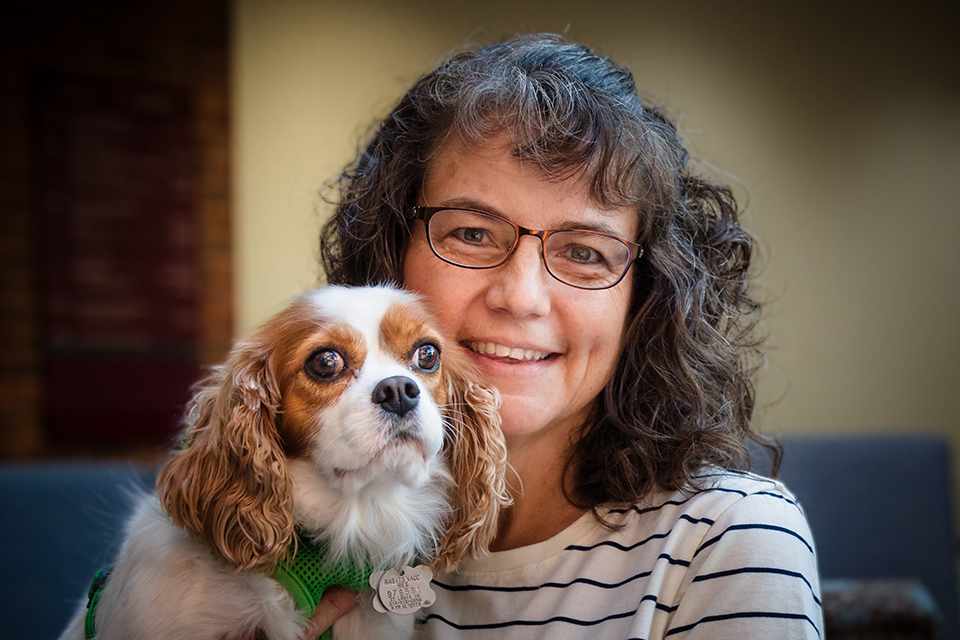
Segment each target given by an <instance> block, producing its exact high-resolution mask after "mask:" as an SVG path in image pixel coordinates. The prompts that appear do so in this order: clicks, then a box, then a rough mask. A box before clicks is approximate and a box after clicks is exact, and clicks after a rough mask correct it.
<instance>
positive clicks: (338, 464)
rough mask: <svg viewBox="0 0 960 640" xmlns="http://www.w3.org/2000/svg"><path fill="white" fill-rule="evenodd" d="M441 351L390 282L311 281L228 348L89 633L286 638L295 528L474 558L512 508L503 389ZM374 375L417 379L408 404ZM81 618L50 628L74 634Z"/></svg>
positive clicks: (342, 631) (377, 556) (137, 518)
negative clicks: (282, 575) (384, 394)
mask: <svg viewBox="0 0 960 640" xmlns="http://www.w3.org/2000/svg"><path fill="white" fill-rule="evenodd" d="M431 347H435V348H436V349H438V350H439V353H440V360H439V365H438V366H437V367H436V369H435V370H430V366H427V367H422V366H420V365H423V364H427V365H432V364H433V362H432V360H430V358H429V357H426V358H425V357H424V354H425V355H426V356H432V355H435V352H434V351H431ZM451 347H452V345H448V344H445V343H444V341H443V338H442V337H441V335H440V334H439V333H438V332H437V330H436V329H435V328H433V326H432V322H431V319H430V317H429V315H428V314H427V312H426V311H425V310H424V308H423V307H422V306H421V305H420V303H419V302H418V301H417V300H416V299H415V298H414V297H413V296H412V295H410V294H407V293H403V292H400V291H397V290H396V289H393V288H389V287H373V288H360V289H347V288H341V287H327V288H325V289H319V290H317V291H315V292H311V293H309V294H306V295H304V296H302V297H300V298H299V299H297V300H296V301H295V302H294V303H293V304H292V305H291V306H290V307H289V308H288V309H286V310H285V311H283V312H281V313H280V314H278V315H277V316H276V317H274V318H273V319H272V320H270V321H269V322H268V323H267V324H266V325H264V326H263V327H262V328H261V329H260V330H259V331H258V332H257V333H256V334H255V335H253V336H252V337H251V338H249V339H247V340H244V341H242V342H240V343H238V345H237V346H236V347H235V348H234V350H233V351H232V353H231V355H230V357H229V360H228V362H227V363H226V364H225V365H223V366H221V367H218V368H216V369H215V370H214V371H213V373H212V374H211V375H210V376H209V377H208V378H207V379H205V380H204V381H202V382H201V383H200V384H199V385H198V387H197V390H196V393H195V396H194V398H193V400H192V401H191V404H190V407H189V410H188V412H187V418H186V419H187V427H186V431H185V434H184V441H185V444H184V445H183V447H182V448H181V449H180V450H178V451H176V452H175V453H174V454H173V455H172V456H171V458H170V459H169V461H168V462H167V463H166V464H165V465H164V466H163V468H162V469H161V471H160V475H159V477H158V480H157V492H156V495H155V496H149V497H145V498H144V499H143V500H142V501H141V503H140V504H139V506H138V508H137V509H136V512H135V514H134V515H133V517H132V519H131V520H130V522H129V525H128V528H127V532H126V538H125V541H124V543H123V545H122V547H121V550H120V553H119V556H118V558H117V561H116V564H115V566H114V569H113V572H112V574H111V575H110V577H109V579H108V581H107V584H106V586H105V588H104V590H103V595H102V598H101V601H100V604H99V608H98V610H97V614H96V626H97V636H96V637H97V638H98V639H99V640H110V639H114V638H116V639H123V640H131V639H135V638H144V639H150V640H153V639H157V638H195V639H206V638H209V639H211V640H212V639H219V638H244V639H246V638H249V639H252V638H255V637H256V636H257V634H258V633H260V632H262V633H263V634H264V635H265V636H266V637H267V638H270V640H286V639H291V640H292V639H294V638H297V637H298V635H299V634H300V632H301V630H302V629H303V626H304V623H305V618H304V614H303V612H300V611H297V610H296V609H295V605H294V602H293V600H292V598H291V597H290V596H289V594H287V593H286V591H285V590H284V589H283V587H282V586H281V585H280V584H279V583H278V582H276V581H275V580H274V579H272V578H271V577H270V573H271V572H272V570H273V568H274V567H275V566H276V564H277V562H278V561H279V560H280V559H281V558H283V557H284V556H285V554H287V553H288V551H289V549H290V548H291V543H292V542H293V540H294V538H295V532H296V531H299V533H300V535H303V536H305V537H307V538H310V539H313V540H314V541H316V542H322V543H324V544H326V545H328V546H329V548H330V550H331V551H330V553H331V556H332V558H333V559H342V558H351V559H354V560H357V561H367V562H371V563H373V564H374V565H376V566H377V567H379V568H384V569H386V568H390V567H393V566H396V565H398V564H400V563H403V562H405V561H409V560H410V559H411V558H414V557H417V558H420V559H422V560H425V561H427V562H432V563H433V566H434V568H435V569H439V570H443V569H448V568H451V567H453V566H455V565H456V564H457V563H458V562H459V561H460V560H462V559H464V558H466V557H470V556H476V555H480V554H483V553H485V552H486V548H487V545H488V544H489V542H490V541H491V539H492V537H493V535H494V534H495V531H496V525H497V516H498V512H499V510H500V509H501V508H502V507H504V506H505V505H507V504H508V502H509V498H508V495H507V492H506V487H505V480H504V468H505V465H506V448H505V446H504V443H503V439H502V434H501V432H500V429H499V419H498V416H497V411H496V408H497V404H498V396H497V394H496V392H495V391H494V390H492V389H490V388H488V387H485V386H482V385H480V384H477V383H475V382H472V381H471V380H472V375H471V373H470V370H469V367H468V365H467V364H466V362H465V361H464V360H462V358H461V357H458V353H457V349H455V348H451ZM421 348H423V349H421ZM330 354H333V355H330ZM338 357H339V360H338ZM318 358H319V359H318ZM338 367H340V369H341V370H340V371H339V372H337V368H338ZM318 371H319V372H320V374H318V373H317V372H318ZM330 372H334V374H335V375H330V376H328V377H324V376H326V374H328V373H330ZM397 376H400V378H397ZM385 379H392V380H401V381H407V380H409V381H413V382H414V384H415V386H416V389H413V388H410V387H407V389H409V391H410V393H411V395H412V396H414V397H415V401H414V402H413V404H414V405H415V406H413V407H412V408H410V407H405V409H407V410H406V411H402V410H396V408H394V409H393V410H391V409H389V406H390V405H389V404H378V400H382V398H378V397H377V392H376V391H375V389H376V388H377V387H378V385H379V384H380V383H381V382H382V381H383V380H385ZM402 384H408V383H407V382H402ZM417 394H419V395H417ZM384 407H387V408H386V409H385V408H384ZM401 413H402V415H401ZM369 600H370V596H369V594H368V595H367V596H363V598H362V600H361V602H367V601H369ZM85 604H86V603H85V602H84V605H85ZM84 614H85V607H83V608H81V610H80V611H79V612H78V614H77V616H76V618H75V619H74V621H73V622H72V623H71V625H70V626H69V627H68V629H67V630H66V631H65V632H64V634H63V636H62V639H63V640H77V639H80V638H83V618H84ZM404 618H405V619H406V620H405V621H404V622H403V623H402V624H400V627H404V628H407V629H409V628H410V627H412V621H411V620H410V618H412V616H405V617H404ZM395 622H396V621H394V622H393V623H389V624H388V616H386V615H383V614H378V613H376V612H374V611H372V609H371V607H370V605H369V602H367V604H363V605H362V606H361V607H360V608H359V609H358V610H355V611H354V612H352V613H350V614H348V615H347V616H345V617H344V618H343V619H341V622H339V623H338V624H337V625H336V626H335V628H334V633H335V635H336V637H337V638H338V639H345V638H363V637H403V633H404V632H403V631H400V630H398V627H397V626H395V625H394V623H395Z"/></svg>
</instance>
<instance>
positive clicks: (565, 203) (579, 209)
mask: <svg viewBox="0 0 960 640" xmlns="http://www.w3.org/2000/svg"><path fill="white" fill-rule="evenodd" d="M514 151H515V149H514V146H513V144H512V140H511V139H510V137H509V136H507V135H505V134H504V135H501V136H498V137H497V138H495V139H493V140H491V141H489V142H484V143H471V144H467V143H464V142H463V141H462V140H460V139H459V137H457V136H452V137H450V138H449V139H448V140H447V141H446V142H445V143H444V145H442V146H441V147H440V148H439V149H438V151H437V153H435V154H433V155H432V157H431V160H430V162H429V164H428V167H427V171H426V174H425V179H424V185H423V189H422V193H421V196H420V203H419V204H421V205H425V206H433V207H460V208H466V209H477V210H481V211H486V212H488V213H493V214H496V215H499V216H501V217H504V218H506V219H508V220H511V221H513V222H515V223H517V224H519V225H521V226H524V227H529V228H533V229H559V228H572V227H577V228H588V229H593V230H597V231H605V232H608V233H614V234H615V235H619V236H621V237H625V238H628V239H634V238H635V237H636V235H637V230H638V220H637V210H636V207H634V206H603V205H601V204H600V203H598V202H597V201H596V199H595V198H594V197H593V192H592V189H591V186H592V183H591V180H590V176H589V174H588V173H587V172H586V171H583V170H581V171H579V172H571V175H570V176H569V177H567V178H565V179H562V180H558V179H556V178H555V177H553V176H550V175H548V174H547V173H546V172H544V170H543V169H542V168H541V167H539V166H538V165H537V164H535V163H534V162H532V161H529V160H520V159H518V158H517V156H516V154H515V153H514Z"/></svg>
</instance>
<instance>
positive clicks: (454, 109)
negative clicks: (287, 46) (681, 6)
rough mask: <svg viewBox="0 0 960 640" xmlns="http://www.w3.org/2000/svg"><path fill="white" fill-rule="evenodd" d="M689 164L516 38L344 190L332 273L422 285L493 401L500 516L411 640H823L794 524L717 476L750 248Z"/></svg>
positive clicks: (654, 129) (719, 191)
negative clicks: (505, 463)
mask: <svg viewBox="0 0 960 640" xmlns="http://www.w3.org/2000/svg"><path fill="white" fill-rule="evenodd" d="M687 160H688V155H687V151H686V149H685V148H684V146H683V144H682V142H681V141H680V139H679V136H678V134H677V132H676V129H675V128H674V126H673V124H672V123H671V122H670V121H669V120H667V119H666V118H665V117H664V116H663V114H662V113H661V112H660V111H658V110H657V109H656V108H654V107H652V106H651V105H648V104H646V103H644V102H643V101H642V100H641V99H640V98H639V97H638V95H637V91H636V88H635V86H634V82H633V78H632V76H631V75H630V73H629V72H627V71H625V70H624V69H622V68H620V67H617V66H616V65H614V64H613V63H611V62H610V61H609V60H606V59H603V58H600V57H598V56H596V55H594V54H592V53H591V52H590V51H588V50H586V49H584V48H582V47H579V46H576V45H571V44H566V43H564V42H563V41H561V40H560V39H558V38H556V37H552V36H530V37H520V38H515V39H513V40H510V41H507V42H504V43H500V44H497V45H493V46H490V47H487V48H484V49H482V50H480V51H477V52H469V53H463V54H460V55H457V56H455V57H453V58H451V59H450V60H448V61H447V62H445V63H444V64H442V65H441V66H440V67H438V68H437V69H436V70H435V71H433V72H432V73H431V74H429V75H427V76H426V77H424V78H423V79H422V80H420V81H419V82H418V83H417V84H416V85H415V86H414V87H413V88H412V89H411V90H410V91H409V92H408V93H407V95H406V96H404V98H403V99H402V100H401V101H400V103H399V104H398V105H397V107H396V108H395V109H394V110H393V112H392V113H391V114H390V115H389V116H388V117H387V118H386V120H384V122H383V123H382V124H381V125H380V127H379V129H378V131H377V132H376V134H375V135H374V138H373V140H372V141H371V143H370V144H369V146H368V147H367V148H366V150H365V152H364V153H363V154H362V155H361V157H360V158H359V160H358V162H357V164H356V166H355V167H353V168H352V170H348V171H347V172H345V173H344V175H343V177H342V179H341V183H340V189H341V198H340V202H339V205H338V209H337V212H336V215H335V216H334V218H333V219H332V220H331V221H330V222H329V223H328V224H327V225H326V227H325V228H324V230H323V236H322V255H323V261H324V266H325V268H326V270H327V274H328V279H329V281H330V282H331V283H338V284H352V285H360V284H369V283H373V282H396V283H401V284H403V285H404V286H405V287H407V288H409V289H412V290H414V291H418V292H419V293H421V294H422V295H423V296H424V297H425V298H426V299H427V300H428V301H429V302H430V303H431V305H432V306H433V308H434V309H435V311H436V313H437V316H438V317H439V318H440V320H441V323H442V324H443V325H444V327H445V329H446V330H447V331H448V332H449V333H450V334H451V335H452V336H454V337H455V338H456V340H457V348H459V349H462V350H463V351H464V352H465V353H466V354H467V355H468V357H469V358H471V359H472V361H473V362H474V363H475V364H476V365H477V367H478V369H479V370H480V372H481V374H482V376H483V377H484V379H485V380H486V381H487V382H488V383H490V384H492V385H494V386H496V387H497V388H498V389H499V391H500V393H501V395H502V397H503V406H502V410H501V415H502V417H503V430H504V433H505V435H506V438H507V443H508V449H509V462H510V465H511V468H512V471H513V472H514V473H515V476H514V477H512V478H511V485H512V487H513V497H514V500H515V505H514V507H513V508H512V509H510V510H509V512H508V513H506V514H505V516H504V517H503V519H502V521H501V523H500V529H499V533H498V537H497V539H496V541H495V543H494V546H493V548H492V550H491V551H492V553H491V555H490V556H489V557H487V558H483V559H480V560H477V561H474V562H471V563H468V564H467V565H465V566H463V567H461V568H460V569H459V570H458V571H457V572H456V573H453V574H449V575H441V576H438V577H437V580H436V587H435V591H436V592H437V595H438V599H437V602H436V604H434V605H433V607H431V608H430V609H427V610H425V611H424V612H423V614H422V617H421V622H422V625H421V630H422V631H423V633H424V634H425V636H428V637H464V638H474V637H476V638H480V637H493V636H494V634H496V635H498V636H503V637H508V638H581V637H582V638H596V637H602V638H614V637H620V638H648V639H649V638H663V637H666V636H676V637H677V638H700V637H704V638H727V637H729V638H738V639H739V640H743V639H744V638H774V637H775V638H817V637H820V633H821V630H822V614H821V610H820V602H819V595H818V591H819V584H818V578H817V574H816V559H815V556H814V552H813V546H812V539H811V535H810V531H809V529H808V528H807V525H806V522H805V520H804V518H803V515H802V513H801V512H800V509H799V507H798V506H797V505H796V503H795V502H794V501H793V499H792V498H791V496H790V495H789V494H788V493H786V491H785V490H784V488H783V487H782V486H781V485H779V484H778V483H776V482H774V481H771V480H767V479H764V478H759V477H757V476H752V475H749V474H743V473H738V472H731V471H727V470H726V469H730V468H737V467H738V466H742V464H743V462H744V457H745V450H744V446H743V442H744V440H745V439H748V438H749V439H754V440H758V437H757V436H756V435H755V434H753V433H752V432H751V431H750V428H749V426H748V422H749V419H750V416H751V413H752V409H753V391H752V386H751V378H752V375H753V373H754V371H755V360H756V358H755V357H754V356H755V354H756V346H757V342H756V340H754V339H753V337H752V336H753V332H752V329H753V328H754V325H755V323H756V319H757V316H758V313H759V307H758V305H757V303H756V302H754V301H753V300H752V299H751V298H750V297H749V295H748V292H747V289H746V284H747V270H748V267H749V263H750V255H751V248H752V241H751V239H750V237H749V236H748V235H747V234H746V232H745V231H744V230H743V229H742V228H741V227H740V225H739V222H738V219H737V208H736V203H735V202H734V200H733V198H732V196H731V194H730V192H729V190H728V189H726V188H724V187H720V186H716V185H713V184H710V183H709V182H706V181H704V180H702V179H699V178H696V177H694V176H692V175H691V174H690V173H689V172H688V168H687ZM528 236H530V237H528ZM348 607H349V599H348V598H346V597H344V595H343V594H336V593H335V594H333V595H332V596H331V597H330V598H329V599H328V600H327V601H325V602H324V603H322V604H321V607H320V608H318V611H317V613H316V614H315V616H314V620H315V621H316V622H317V626H318V628H322V627H323V626H324V625H325V624H329V622H330V621H331V620H333V619H334V618H335V617H336V616H337V615H338V614H339V613H342V610H343V609H345V608H348Z"/></svg>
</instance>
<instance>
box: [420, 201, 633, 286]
mask: <svg viewBox="0 0 960 640" xmlns="http://www.w3.org/2000/svg"><path fill="white" fill-rule="evenodd" d="M440 211H468V212H470V213H476V214H479V215H482V216H487V217H489V218H493V219H494V220H500V221H501V222H504V223H506V224H508V225H510V226H511V227H513V230H514V233H515V238H514V240H513V246H512V247H510V249H509V250H508V251H507V253H506V254H505V255H504V256H503V259H502V260H500V262H498V263H496V264H491V265H487V266H483V267H478V266H475V265H469V264H460V263H459V262H454V261H452V260H450V259H449V258H445V257H443V256H442V255H440V254H439V253H438V252H437V250H436V248H435V247H434V246H433V239H432V238H431V237H430V219H431V218H433V216H434V215H435V214H437V213H439V212H440ZM413 219H414V220H423V225H424V228H425V230H426V232H427V244H428V245H430V250H431V251H433V255H435V256H437V257H438V258H440V259H441V260H443V261H444V262H446V263H447V264H452V265H453V266H455V267H461V268H463V269H494V268H496V267H499V266H500V265H502V264H504V263H505V262H506V261H507V260H509V259H510V256H512V255H513V253H514V251H516V250H517V246H518V245H519V244H520V238H522V237H523V236H535V237H537V238H540V259H541V260H542V261H543V266H544V268H545V269H546V270H547V273H549V274H550V275H551V276H553V278H554V279H555V280H558V281H560V282H562V283H563V284H565V285H567V286H568V287H573V288H575V289H584V290H587V291H602V290H604V289H610V288H611V287H615V286H617V285H618V284H620V281H621V280H623V278H624V276H626V275H627V273H629V272H630V267H632V266H633V263H634V262H635V261H636V260H639V259H640V257H641V256H642V255H643V246H641V245H639V244H637V243H636V242H631V241H629V240H624V239H623V238H621V237H619V236H615V235H611V234H609V233H603V232H602V231H594V230H592V229H528V228H526V227H521V226H520V225H518V224H516V223H515V222H513V221H511V220H507V219H506V218H502V217H500V216H498V215H496V214H493V213H490V212H489V211H479V210H477V209H468V208H466V207H414V208H413ZM571 231H572V232H575V233H588V234H594V235H598V236H603V237H606V238H610V239H611V240H616V241H617V242H620V243H622V244H624V245H626V247H627V249H628V250H629V251H630V254H629V255H630V259H629V260H628V261H627V264H626V266H624V268H623V273H621V274H620V277H619V278H617V279H616V280H615V281H614V282H611V283H610V284H605V285H603V286H602V287H584V286H582V285H578V284H573V283H572V282H567V281H566V280H563V279H562V278H560V277H559V276H558V275H557V274H555V273H554V272H553V271H552V270H551V269H550V265H549V264H547V256H546V255H545V252H544V247H545V246H546V242H547V238H549V237H550V236H551V235H553V234H554V233H564V232H571Z"/></svg>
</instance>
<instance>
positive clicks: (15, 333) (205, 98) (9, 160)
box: [0, 0, 232, 458]
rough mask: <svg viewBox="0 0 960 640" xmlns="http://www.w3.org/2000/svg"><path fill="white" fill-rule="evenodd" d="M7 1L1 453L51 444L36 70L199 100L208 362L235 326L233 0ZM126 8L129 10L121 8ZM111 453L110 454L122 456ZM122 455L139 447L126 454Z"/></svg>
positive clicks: (201, 332)
mask: <svg viewBox="0 0 960 640" xmlns="http://www.w3.org/2000/svg"><path fill="white" fill-rule="evenodd" d="M34 5H40V3H29V2H10V3H4V4H3V7H2V8H0V25H2V27H0V30H2V31H0V40H2V42H0V47H2V49H0V94H2V97H0V457H4V458H26V457H43V456H50V455H74V454H98V453H104V452H103V451H101V450H97V449H84V448H81V449H77V448H74V449H71V450H63V449H59V450H54V448H53V447H52V446H51V444H50V442H49V441H48V438H47V437H46V431H45V425H44V407H45V398H44V389H45V384H44V351H43V342H44V333H43V332H44V327H43V326H42V321H41V317H42V314H41V308H40V307H41V298H42V294H41V291H40V280H41V274H40V273H39V269H40V267H39V264H40V263H39V259H38V256H39V255H40V254H41V247H38V246H37V245H38V242H42V240H39V239H38V238H40V237H41V236H40V235H39V234H38V233H37V201H38V197H42V194H38V193H37V186H38V181H37V177H36V175H37V167H36V156H37V153H36V149H35V145H36V141H35V139H33V138H31V135H30V122H31V119H32V117H33V115H34V114H32V113H31V109H30V107H31V101H30V98H29V94H28V93H29V92H28V84H29V81H30V78H31V76H32V74H35V73H36V72H37V71H38V70H42V71H47V72H54V73H63V74H71V75H73V76H76V77H87V78H92V79H99V80H103V81H108V82H139V83H155V84H157V85H163V86H170V87H176V88H178V89H180V90H185V91H186V92H188V94H189V95H190V96H191V97H192V103H193V110H192V113H193V119H194V121H195V122H194V125H195V134H194V136H195V140H196V153H197V155H198V158H197V161H196V167H197V175H196V188H195V196H194V197H195V200H196V202H195V203H194V210H195V211H196V214H197V223H198V224H197V229H198V233H199V247H200V248H199V274H200V276H199V279H200V282H199V283H198V286H199V291H200V296H199V310H200V313H199V327H198V338H197V344H196V345H195V346H196V353H197V354H198V359H199V361H200V362H203V363H212V362H216V361H218V360H220V359H221V358H222V357H223V355H224V354H225V353H226V351H227V349H228V348H229V345H230V342H231V334H232V292H231V283H232V267H231V247H230V202H229V157H230V141H229V135H228V131H229V127H228V125H229V109H228V87H227V81H228V33H229V24H228V21H229V15H228V8H229V3H228V2H226V1H225V0H194V1H192V2H185V1H183V0H169V1H166V2H162V3H160V2H155V3H154V2H151V3H143V2H140V3H119V2H102V1H101V2H83V3H73V2H63V1H52V2H45V3H42V6H34ZM125 5H129V6H125ZM117 452H118V451H115V450H113V451H111V452H110V453H117ZM119 453H125V454H126V453H131V452H130V451H119Z"/></svg>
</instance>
